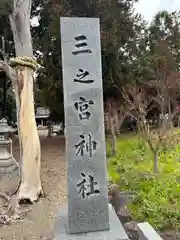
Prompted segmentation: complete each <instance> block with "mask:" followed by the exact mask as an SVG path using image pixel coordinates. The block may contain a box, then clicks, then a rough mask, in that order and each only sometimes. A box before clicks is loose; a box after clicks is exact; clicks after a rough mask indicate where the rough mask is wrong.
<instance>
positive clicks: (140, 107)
mask: <svg viewBox="0 0 180 240" xmlns="http://www.w3.org/2000/svg"><path fill="white" fill-rule="evenodd" d="M122 94H123V96H124V99H125V101H126V102H127V104H128V105H129V106H130V111H129V114H130V115H131V116H133V117H134V118H135V119H136V121H137V125H138V133H139V134H140V136H141V137H143V138H144V139H145V140H146V141H147V143H148V145H149V148H150V149H151V151H152V153H153V166H154V173H157V172H158V154H159V150H160V147H161V146H162V145H163V144H165V143H167V140H170V138H172V132H171V131H170V127H171V126H172V125H170V124H169V123H170V120H172V118H173V112H171V113H170V114H171V115H170V116H171V117H170V118H164V119H163V121H160V123H159V127H158V129H154V128H153V127H152V126H151V125H150V124H149V121H148V119H147V115H148V112H149V111H150V108H149V106H150V104H152V102H153V101H156V102H157V99H161V98H162V95H161V94H160V92H158V93H157V96H155V97H153V96H148V94H147V93H146V90H144V89H143V88H141V87H138V86H136V85H132V84H130V85H127V86H126V87H125V88H124V89H123V91H122ZM166 97H168V96H167V95H166ZM163 98H164V97H163ZM154 103H155V102H154ZM159 104H160V105H159V106H160V109H161V111H162V112H165V108H166V106H167V105H165V104H164V103H163V102H161V103H160V102H159ZM152 106H153V105H152Z"/></svg>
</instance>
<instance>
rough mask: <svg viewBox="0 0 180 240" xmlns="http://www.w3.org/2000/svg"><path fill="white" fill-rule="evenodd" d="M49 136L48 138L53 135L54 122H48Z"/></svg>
mask: <svg viewBox="0 0 180 240" xmlns="http://www.w3.org/2000/svg"><path fill="white" fill-rule="evenodd" d="M47 137H48V138H51V137H52V122H49V123H48V135H47Z"/></svg>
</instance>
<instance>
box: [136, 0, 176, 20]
mask: <svg viewBox="0 0 180 240" xmlns="http://www.w3.org/2000/svg"><path fill="white" fill-rule="evenodd" d="M162 10H167V11H169V12H172V11H175V10H179V11H180V0H149V1H148V0H139V2H138V3H136V5H135V12H137V13H140V14H142V16H143V18H144V19H145V20H146V21H148V22H151V21H152V19H153V17H154V16H155V15H156V13H158V12H159V11H162Z"/></svg>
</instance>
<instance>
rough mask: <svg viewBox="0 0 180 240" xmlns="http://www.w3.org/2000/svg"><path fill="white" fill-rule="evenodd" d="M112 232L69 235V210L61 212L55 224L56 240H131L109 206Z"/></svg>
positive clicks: (65, 209)
mask: <svg viewBox="0 0 180 240" xmlns="http://www.w3.org/2000/svg"><path fill="white" fill-rule="evenodd" d="M109 220H110V230H108V231H99V232H90V233H84V234H68V233H67V221H68V214H67V208H64V209H62V210H61V211H60V213H59V215H58V219H57V221H56V223H55V231H54V233H55V234H54V240H129V238H128V236H127V234H126V232H125V230H124V228H123V226H122V224H121V223H120V221H119V219H118V217H117V215H116V213H115V211H114V209H113V207H112V206H111V205H109Z"/></svg>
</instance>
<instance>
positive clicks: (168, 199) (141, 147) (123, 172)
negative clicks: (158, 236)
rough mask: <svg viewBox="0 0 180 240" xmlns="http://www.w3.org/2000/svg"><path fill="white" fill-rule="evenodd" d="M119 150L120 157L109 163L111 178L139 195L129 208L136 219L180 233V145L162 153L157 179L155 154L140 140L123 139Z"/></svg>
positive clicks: (120, 185) (120, 140) (118, 146)
mask: <svg viewBox="0 0 180 240" xmlns="http://www.w3.org/2000/svg"><path fill="white" fill-rule="evenodd" d="M117 149H118V152H117V157H114V158H109V159H108V170H109V176H110V179H111V181H112V182H113V183H116V184H118V186H119V188H120V190H122V191H124V190H128V191H134V192H135V193H136V198H135V200H134V201H133V202H132V203H131V204H130V205H129V209H130V210H131V213H132V218H133V219H134V220H138V221H148V222H150V224H152V225H153V226H154V227H155V228H157V229H162V228H169V227H171V228H176V229H180V162H179V158H180V147H179V145H176V146H174V147H173V148H171V149H169V150H167V149H166V150H164V151H163V150H162V151H161V152H160V154H159V173H158V174H157V175H153V160H152V155H151V151H150V150H149V148H148V146H147V144H146V143H145V142H144V141H143V140H141V139H139V138H138V136H128V137H127V138H126V137H121V138H120V139H118V144H117ZM108 151H109V145H108V143H107V152H108Z"/></svg>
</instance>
